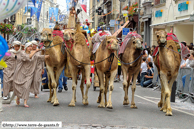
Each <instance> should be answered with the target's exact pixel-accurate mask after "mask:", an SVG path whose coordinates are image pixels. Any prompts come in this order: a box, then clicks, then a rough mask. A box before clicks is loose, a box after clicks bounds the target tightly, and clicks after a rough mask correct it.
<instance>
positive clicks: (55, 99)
mask: <svg viewBox="0 0 194 129" xmlns="http://www.w3.org/2000/svg"><path fill="white" fill-rule="evenodd" d="M63 69H64V67H61V68H59V69H57V70H56V82H57V83H56V87H54V96H55V97H54V103H53V106H57V105H59V100H58V98H57V87H58V82H59V77H60V75H61V73H62V71H63Z"/></svg>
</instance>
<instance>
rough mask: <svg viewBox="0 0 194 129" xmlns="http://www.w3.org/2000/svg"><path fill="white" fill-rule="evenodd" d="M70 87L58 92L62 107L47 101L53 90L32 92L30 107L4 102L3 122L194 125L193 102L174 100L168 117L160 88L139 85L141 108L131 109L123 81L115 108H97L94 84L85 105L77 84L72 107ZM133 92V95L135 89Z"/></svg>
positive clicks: (86, 125)
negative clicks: (161, 105) (161, 103)
mask: <svg viewBox="0 0 194 129" xmlns="http://www.w3.org/2000/svg"><path fill="white" fill-rule="evenodd" d="M68 87H69V90H68V91H63V92H62V93H58V94H57V96H58V99H59V103H60V105H59V106H57V107H53V106H52V104H50V103H47V102H46V101H47V99H48V96H49V92H48V90H45V91H44V92H41V94H40V95H39V97H40V98H39V99H35V98H33V95H30V99H29V102H28V104H29V106H30V108H24V107H23V105H22V104H23V102H21V103H22V104H21V105H20V106H16V104H15V100H14V101H13V102H12V103H11V104H10V105H3V110H4V111H3V112H1V113H0V121H62V123H63V127H64V128H113V127H114V128H133V129H136V128H137V129H140V128H144V129H147V128H176V129H183V128H184V129H191V128H194V123H193V120H194V104H193V103H191V102H189V101H187V102H185V103H181V102H180V100H178V99H176V103H172V107H173V116H171V117H169V116H165V113H163V112H161V111H159V108H157V102H158V101H159V97H160V92H159V91H153V90H152V89H149V88H141V87H140V86H137V90H136V95H135V102H136V105H137V107H138V109H130V106H123V105H122V103H123V97H124V92H123V90H122V82H119V83H115V89H114V91H113V94H112V102H113V109H112V110H111V109H107V108H104V109H102V108H98V107H97V106H98V104H97V103H96V100H97V97H98V94H99V88H97V90H96V91H93V87H91V88H90V90H89V105H88V106H84V105H83V104H82V101H81V93H80V88H79V87H77V102H76V107H68V104H69V103H70V101H71V96H72V91H71V81H70V80H68ZM129 95H130V98H131V92H129ZM130 100H131V99H130Z"/></svg>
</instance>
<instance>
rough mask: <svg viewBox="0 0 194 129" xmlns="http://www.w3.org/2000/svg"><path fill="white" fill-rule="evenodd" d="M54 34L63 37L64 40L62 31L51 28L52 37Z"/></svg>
mask: <svg viewBox="0 0 194 129" xmlns="http://www.w3.org/2000/svg"><path fill="white" fill-rule="evenodd" d="M55 36H60V37H61V38H62V39H63V41H64V38H63V32H62V31H60V30H53V37H55Z"/></svg>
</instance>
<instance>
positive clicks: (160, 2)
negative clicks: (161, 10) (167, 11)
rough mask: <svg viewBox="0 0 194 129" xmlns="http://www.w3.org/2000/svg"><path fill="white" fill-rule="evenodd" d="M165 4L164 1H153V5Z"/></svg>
mask: <svg viewBox="0 0 194 129" xmlns="http://www.w3.org/2000/svg"><path fill="white" fill-rule="evenodd" d="M163 3H166V0H155V5H158V4H163Z"/></svg>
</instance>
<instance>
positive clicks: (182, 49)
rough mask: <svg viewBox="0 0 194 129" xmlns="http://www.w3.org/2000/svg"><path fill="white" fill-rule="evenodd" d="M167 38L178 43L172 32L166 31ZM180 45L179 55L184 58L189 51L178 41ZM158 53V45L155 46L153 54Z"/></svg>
mask: <svg viewBox="0 0 194 129" xmlns="http://www.w3.org/2000/svg"><path fill="white" fill-rule="evenodd" d="M167 40H173V41H175V42H177V43H179V41H178V38H177V37H176V35H175V34H173V33H167ZM179 46H180V50H181V57H182V58H185V57H187V55H188V54H190V51H189V50H188V49H187V47H186V46H185V45H183V44H182V43H179ZM158 53H159V46H157V47H156V48H155V50H154V52H153V56H157V55H158Z"/></svg>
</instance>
